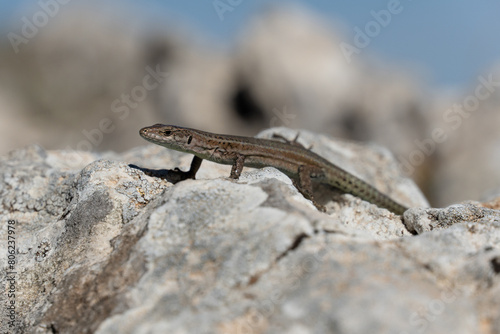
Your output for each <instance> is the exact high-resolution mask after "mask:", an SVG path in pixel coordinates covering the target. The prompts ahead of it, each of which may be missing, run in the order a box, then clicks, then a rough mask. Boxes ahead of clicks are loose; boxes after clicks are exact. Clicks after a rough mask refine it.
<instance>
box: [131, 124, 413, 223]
mask: <svg viewBox="0 0 500 334" xmlns="http://www.w3.org/2000/svg"><path fill="white" fill-rule="evenodd" d="M140 135H141V137H143V138H144V139H146V140H148V141H150V142H152V143H155V144H157V145H161V146H164V147H166V148H170V149H173V150H177V151H181V152H185V153H191V154H194V155H195V157H194V159H193V162H192V163H191V169H190V170H189V171H188V172H181V171H178V170H177V172H178V173H183V175H184V177H183V178H184V179H185V178H192V179H194V178H195V175H196V172H197V171H198V169H199V167H200V165H201V162H202V159H206V160H210V161H214V162H217V163H220V164H225V165H231V166H232V169H231V175H230V177H231V178H233V179H238V178H239V176H240V174H241V171H242V170H243V166H247V167H254V168H263V167H268V166H270V167H274V168H277V169H279V170H280V171H282V172H283V173H285V174H286V175H288V176H289V177H290V178H292V179H293V180H296V181H297V180H298V182H299V184H297V182H294V184H295V185H296V186H297V187H298V189H299V191H300V192H301V193H302V194H304V196H306V197H307V198H309V199H311V200H312V201H313V203H314V204H315V205H316V206H317V207H318V208H319V209H323V208H322V207H321V206H320V205H318V204H317V203H316V202H315V201H314V198H313V193H312V182H313V181H314V182H320V183H325V184H329V185H331V186H333V187H335V188H338V189H340V190H342V191H344V192H347V193H350V194H353V195H355V196H357V197H359V198H361V199H363V200H365V201H368V202H370V203H373V204H375V205H377V206H379V207H382V208H386V209H388V210H390V211H392V212H394V213H395V214H397V215H401V214H403V212H405V211H406V210H407V208H406V207H405V206H403V205H401V204H399V203H397V202H395V201H394V200H392V199H391V198H389V197H388V196H387V195H385V194H383V193H381V192H380V191H378V190H377V189H375V188H374V187H372V186H371V185H369V184H368V183H366V182H365V181H363V180H361V179H359V178H357V177H356V176H354V175H352V174H350V173H348V172H346V171H345V170H343V169H341V168H339V167H337V166H335V165H333V164H332V163H330V162H329V161H327V160H325V159H324V158H322V157H320V156H319V155H317V154H315V153H313V152H311V151H309V150H307V149H305V148H304V147H302V146H301V145H300V144H298V143H296V141H295V140H294V141H293V142H287V143H285V142H281V141H277V140H269V139H261V138H252V137H242V136H231V135H221V134H215V133H209V132H205V131H200V130H195V129H189V128H183V127H179V126H174V125H163V124H155V125H153V126H148V127H145V128H142V129H141V130H140Z"/></svg>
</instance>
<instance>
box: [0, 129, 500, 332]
mask: <svg viewBox="0 0 500 334" xmlns="http://www.w3.org/2000/svg"><path fill="white" fill-rule="evenodd" d="M272 131H276V132H279V133H281V134H282V135H283V136H285V137H287V138H288V137H291V138H293V137H295V132H294V131H292V130H289V129H284V128H281V129H274V130H272ZM270 132H271V131H268V132H265V133H263V134H261V136H264V137H265V136H269V135H270ZM299 141H300V142H301V143H303V144H305V145H306V146H308V145H310V144H313V150H315V151H317V152H319V153H320V154H322V155H324V156H325V157H326V158H328V159H330V160H332V161H335V162H336V163H338V164H339V165H342V166H343V167H344V168H346V169H349V170H350V171H352V172H353V173H356V174H358V175H360V176H363V178H364V179H366V180H367V181H369V182H371V183H373V184H374V185H375V186H377V187H379V188H380V189H381V190H383V191H385V192H388V193H390V194H391V196H393V197H394V198H395V199H397V200H400V201H402V202H405V203H407V204H409V205H414V206H420V207H426V206H427V203H426V201H425V199H424V198H423V196H422V195H421V193H420V192H419V190H418V189H417V188H416V187H415V185H414V184H413V183H412V182H411V181H410V180H407V179H405V178H404V177H402V176H401V173H400V172H399V171H398V169H397V168H396V166H397V164H396V163H395V162H394V160H393V159H392V158H391V157H390V155H389V154H388V153H387V151H386V150H384V149H381V148H378V147H375V146H362V145H360V144H356V143H352V142H340V141H333V140H332V139H331V138H328V137H326V136H315V135H313V134H312V133H309V132H307V131H301V133H300V137H299ZM75 153H76V155H75ZM75 156H77V157H79V159H78V162H74V158H75ZM190 159H191V157H190V156H187V155H183V154H180V153H178V152H173V151H170V150H167V149H164V148H161V147H158V146H154V145H149V146H145V147H142V148H137V149H134V150H131V151H129V152H125V153H123V154H120V155H118V154H114V153H105V154H90V153H85V154H84V153H77V152H64V151H44V150H43V149H41V148H40V147H37V146H31V147H28V148H26V149H23V150H17V151H13V152H11V153H10V154H9V155H8V156H5V157H3V158H1V159H0V191H1V195H2V196H1V201H2V205H1V206H0V217H1V221H2V223H3V225H2V229H1V230H0V231H1V232H0V234H1V235H0V239H1V240H6V239H7V223H6V222H7V221H8V220H12V221H15V237H16V252H15V257H16V263H15V265H14V267H15V268H14V269H15V271H16V272H17V274H16V275H15V285H14V287H15V290H16V297H15V302H16V317H17V318H16V321H17V322H16V330H12V329H11V332H16V333H54V332H58V333H94V332H95V333H241V332H245V333H246V332H249V333H285V332H286V333H367V332H370V333H443V332H454V333H494V332H499V331H500V317H499V314H498V311H497V310H498V309H500V298H498V296H499V295H500V294H499V293H498V292H500V291H499V287H500V250H499V241H500V223H499V221H498V219H497V218H495V217H498V211H497V210H495V209H494V206H495V203H496V202H494V201H492V202H491V203H489V204H488V205H489V208H485V207H482V208H480V207H478V206H474V205H472V204H470V205H466V206H463V207H461V208H460V209H457V208H455V209H448V210H442V211H432V210H435V209H412V210H410V211H409V212H408V214H407V215H405V219H413V223H412V224H413V225H411V226H413V230H408V229H407V228H406V226H410V225H408V222H406V224H407V225H406V226H405V225H404V224H403V222H402V219H401V217H400V216H396V215H394V214H392V213H390V212H388V211H387V210H385V209H381V208H378V207H376V206H374V205H372V204H370V203H367V202H364V201H362V200H360V199H358V198H355V197H353V196H351V195H348V194H342V193H340V192H338V191H336V190H333V189H331V188H327V187H320V188H319V189H318V192H319V193H320V195H321V196H322V198H328V200H327V201H326V206H327V213H322V212H319V211H318V210H316V208H315V207H314V206H313V205H312V204H311V202H310V201H308V200H306V199H304V197H303V196H302V195H301V194H300V193H299V192H298V191H297V190H296V189H295V187H294V186H293V184H292V182H291V180H290V179H289V178H288V177H287V176H285V175H284V174H282V173H281V172H279V171H277V170H276V169H274V168H264V169H260V170H255V169H245V170H244V171H243V174H242V176H241V178H240V179H239V180H232V179H229V178H228V175H229V168H230V167H229V166H221V165H217V164H213V163H210V162H204V163H203V164H202V166H201V169H200V173H199V179H198V180H186V181H183V182H179V183H177V184H171V183H169V182H168V181H167V180H165V179H160V178H155V177H150V176H147V175H146V174H145V173H144V172H143V171H142V170H141V169H140V168H138V167H137V166H139V167H141V168H169V169H172V168H174V167H180V168H181V169H185V168H187V166H188V165H189V160H190ZM129 164H130V165H129ZM132 164H134V165H135V166H134V165H132ZM167 175H168V173H167ZM423 212H430V213H432V212H436V213H437V217H439V221H440V222H446V223H441V225H439V226H438V227H439V228H434V229H433V230H429V231H428V232H425V233H422V234H419V235H412V234H411V233H410V232H412V233H414V232H415V230H416V229H417V227H416V226H419V225H418V222H420V221H422V220H423V218H422V217H424V214H423ZM459 212H461V213H462V214H459ZM417 213H420V215H417ZM410 214H412V215H413V216H411V215H410ZM481 215H482V216H481ZM412 217H413V218H412ZM459 218H460V219H459ZM458 220H460V222H458ZM451 222H454V223H453V224H452V223H451ZM435 224H437V223H435ZM422 225H423V223H422ZM436 226H437V225H436ZM422 232H423V230H422ZM4 245H5V246H4V247H6V243H4ZM0 262H1V263H2V264H3V266H4V267H3V269H4V272H7V271H8V269H9V268H8V267H6V263H7V259H6V251H2V252H0ZM10 282H11V281H5V280H4V279H3V277H2V284H3V285H7V287H10ZM2 298H3V300H2V302H7V301H10V300H12V298H9V299H8V298H7V295H6V294H2ZM2 321H3V319H2ZM6 326H7V323H5V322H2V328H1V329H2V330H7V329H8V328H7V327H6Z"/></svg>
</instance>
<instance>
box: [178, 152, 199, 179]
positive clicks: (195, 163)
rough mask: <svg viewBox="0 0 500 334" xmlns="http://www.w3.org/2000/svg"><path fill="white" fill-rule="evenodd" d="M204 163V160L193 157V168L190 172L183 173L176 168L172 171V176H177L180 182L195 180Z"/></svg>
mask: <svg viewBox="0 0 500 334" xmlns="http://www.w3.org/2000/svg"><path fill="white" fill-rule="evenodd" d="M202 162H203V159H202V158H200V157H198V156H196V155H195V156H194V157H193V160H192V161H191V167H190V168H189V170H188V171H187V172H183V171H181V170H180V169H179V168H177V167H176V168H175V169H174V170H173V171H172V174H173V175H175V176H176V178H177V179H178V181H183V180H187V179H193V180H194V179H195V178H196V173H197V172H198V169H200V166H201V163H202Z"/></svg>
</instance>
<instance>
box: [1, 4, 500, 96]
mask: <svg viewBox="0 0 500 334" xmlns="http://www.w3.org/2000/svg"><path fill="white" fill-rule="evenodd" d="M51 1H52V2H53V1H59V2H63V0H16V1H10V0H0V22H1V21H3V22H9V23H10V24H11V27H13V28H10V29H14V30H15V29H16V26H17V28H18V29H19V30H20V28H21V26H22V20H21V18H22V17H23V16H27V17H30V15H33V13H34V9H39V8H40V3H49V2H51ZM66 1H68V0H64V2H66ZM72 1H73V2H76V0H72ZM291 3H295V4H299V5H300V6H302V7H304V8H305V9H307V10H308V11H310V12H312V13H317V14H318V15H320V16H321V17H322V19H323V20H324V21H326V22H327V23H330V24H331V26H332V27H337V28H339V27H340V28H341V29H340V30H341V32H342V34H343V40H346V41H348V42H349V41H353V39H354V37H355V31H356V30H355V29H357V28H358V29H360V30H362V31H363V30H364V29H366V25H367V24H368V25H369V24H370V22H372V21H374V20H375V17H374V14H373V13H374V12H380V11H382V10H388V9H389V8H398V10H397V12H398V13H394V14H391V18H390V22H389V23H388V24H387V25H386V26H380V32H379V33H378V34H377V35H376V36H374V37H373V38H371V39H370V44H369V45H368V46H367V47H366V48H365V50H368V51H369V53H370V54H373V55H374V56H376V57H378V58H379V59H382V60H383V61H385V62H387V63H390V64H392V63H395V64H398V65H402V66H412V67H413V68H417V69H421V70H422V71H423V72H424V73H425V77H426V78H427V79H428V81H430V83H431V84H435V85H438V86H441V87H464V86H468V85H471V84H473V82H475V81H476V78H477V76H478V75H480V74H485V73H488V71H489V70H491V68H492V67H493V66H495V65H496V64H498V63H500V40H499V37H498V36H499V33H498V32H500V19H499V17H500V1H498V0H481V1H477V0H476V1H473V0H440V1H430V0H427V1H424V0H384V1H379V0H358V1H356V2H353V1H347V0H344V1H332V0H296V1H280V2H278V1H275V0H182V1H173V0H143V1H141V2H138V1H131V0H128V1H127V0H123V1H115V2H114V5H115V6H121V7H123V6H126V8H127V10H129V11H130V10H131V12H132V13H134V15H133V16H129V19H131V20H134V19H137V20H139V18H140V19H141V20H142V21H143V22H158V21H169V22H171V21H173V22H178V23H180V24H182V25H183V26H184V27H187V28H189V29H190V30H191V31H192V32H193V31H194V32H195V33H197V34H199V35H201V36H206V38H207V39H210V40H214V41H217V42H220V43H223V44H228V45H231V43H232V42H233V41H234V39H235V38H236V36H238V33H239V32H240V31H241V29H242V28H243V27H244V26H245V24H246V23H247V22H248V20H250V19H251V17H252V16H253V15H256V14H257V13H259V11H260V10H261V9H262V8H263V7H265V6H266V5H269V4H282V5H290V4H291ZM108 4H109V2H108ZM396 5H397V6H396ZM29 6H31V7H29ZM391 6H392V7H391ZM216 8H219V9H218V10H217V9H216ZM394 12H396V10H395V11H394ZM0 24H1V23H0ZM4 35H5V32H4ZM365 50H363V54H364V53H365Z"/></svg>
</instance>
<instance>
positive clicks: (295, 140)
mask: <svg viewBox="0 0 500 334" xmlns="http://www.w3.org/2000/svg"><path fill="white" fill-rule="evenodd" d="M299 135H300V132H297V135H296V136H295V138H294V139H293V140H289V139H288V138H285V137H283V136H282V135H280V134H279V133H273V138H277V139H280V140H282V141H284V142H285V143H287V144H290V145H293V146H298V147H302V148H304V149H306V150H308V151H309V150H311V148H312V147H313V146H312V145H311V146H309V147H305V146H304V145H302V144H301V143H299V142H298V139H299Z"/></svg>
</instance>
